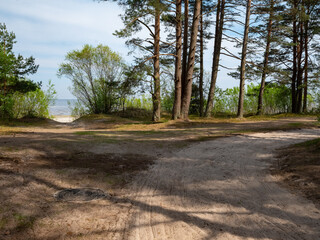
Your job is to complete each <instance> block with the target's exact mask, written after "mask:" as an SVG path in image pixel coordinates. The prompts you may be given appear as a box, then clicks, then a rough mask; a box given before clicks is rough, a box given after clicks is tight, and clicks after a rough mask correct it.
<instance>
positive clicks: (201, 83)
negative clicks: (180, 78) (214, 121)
mask: <svg viewBox="0 0 320 240" xmlns="http://www.w3.org/2000/svg"><path fill="white" fill-rule="evenodd" d="M202 14H203V5H202V3H201V10H200V75H199V93H200V106H199V115H200V117H202V115H203V45H204V42H203V41H204V38H203V16H202Z"/></svg>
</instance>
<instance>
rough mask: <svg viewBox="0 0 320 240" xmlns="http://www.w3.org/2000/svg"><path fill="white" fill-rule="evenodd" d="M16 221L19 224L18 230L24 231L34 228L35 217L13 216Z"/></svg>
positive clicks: (18, 214)
mask: <svg viewBox="0 0 320 240" xmlns="http://www.w3.org/2000/svg"><path fill="white" fill-rule="evenodd" d="M13 217H14V219H15V220H16V222H17V229H18V230H23V229H27V228H32V227H33V225H34V222H35V220H36V219H35V217H32V216H24V215H22V214H20V213H15V214H13Z"/></svg>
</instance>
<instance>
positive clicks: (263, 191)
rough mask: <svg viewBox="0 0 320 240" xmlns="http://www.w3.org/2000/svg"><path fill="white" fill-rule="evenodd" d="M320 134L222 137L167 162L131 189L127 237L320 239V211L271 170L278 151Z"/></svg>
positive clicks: (165, 159) (158, 164)
mask: <svg viewBox="0 0 320 240" xmlns="http://www.w3.org/2000/svg"><path fill="white" fill-rule="evenodd" d="M319 130H320V129H308V130H295V131H287V132H283V131H279V132H269V133H255V134H249V135H239V136H234V137H227V138H220V139H216V140H213V141H206V142H199V143H194V144H192V145H190V146H188V147H186V148H184V149H182V150H179V151H178V152H175V153H171V154H170V155H168V156H163V157H161V158H160V159H159V160H158V161H156V163H155V164H154V165H153V166H152V167H151V168H150V169H149V170H148V171H147V172H145V173H144V174H142V175H140V176H139V177H137V179H136V180H135V181H134V183H133V186H131V189H132V194H129V195H128V196H127V199H129V201H130V202H131V204H132V208H131V214H130V217H128V222H127V224H126V226H125V229H126V230H125V232H122V233H123V234H124V235H123V238H124V239H136V240H139V239H145V240H150V239H184V240H187V239H203V240H205V239H230V240H236V239H261V240H262V239H272V240H278V239H279V240H280V239H283V240H284V239H288V240H290V239H310V240H317V239H320V211H319V209H317V208H316V207H315V206H314V205H313V204H312V203H311V202H310V201H308V200H306V199H304V198H302V197H300V196H298V195H294V194H292V193H290V192H289V191H288V190H287V189H285V188H283V187H281V186H280V185H279V184H278V183H277V181H278V179H277V178H276V177H274V176H272V175H270V172H269V167H270V164H271V163H272V162H273V161H276V159H275V158H274V157H275V150H276V149H277V148H280V147H285V146H288V145H290V144H294V143H298V142H301V141H306V140H308V139H312V138H315V137H319V135H320V131H319ZM118 201H121V199H118ZM118 237H119V235H118Z"/></svg>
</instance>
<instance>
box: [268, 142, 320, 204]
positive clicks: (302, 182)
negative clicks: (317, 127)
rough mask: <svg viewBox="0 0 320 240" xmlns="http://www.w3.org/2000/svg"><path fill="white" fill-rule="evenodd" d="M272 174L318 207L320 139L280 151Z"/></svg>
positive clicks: (319, 201)
mask: <svg viewBox="0 0 320 240" xmlns="http://www.w3.org/2000/svg"><path fill="white" fill-rule="evenodd" d="M272 172H273V173H274V174H277V175H280V176H281V177H282V178H283V180H284V183H285V184H286V185H287V186H288V187H289V188H290V189H292V190H293V191H294V192H297V191H298V192H301V193H303V195H305V196H306V197H307V198H308V199H310V200H312V201H313V202H314V203H315V204H316V205H317V206H318V207H320V138H318V139H315V140H311V141H307V142H303V143H300V144H295V145H293V146H290V147H288V148H285V149H281V150H280V152H279V154H278V161H277V162H276V163H275V164H274V166H273V170H272Z"/></svg>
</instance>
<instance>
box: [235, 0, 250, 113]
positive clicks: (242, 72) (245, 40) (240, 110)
mask: <svg viewBox="0 0 320 240" xmlns="http://www.w3.org/2000/svg"><path fill="white" fill-rule="evenodd" d="M250 9H251V0H247V8H246V22H245V28H244V34H243V43H242V54H241V68H240V92H239V103H238V113H237V117H238V118H243V101H244V84H245V72H246V57H247V45H248V34H249V23H250Z"/></svg>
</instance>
